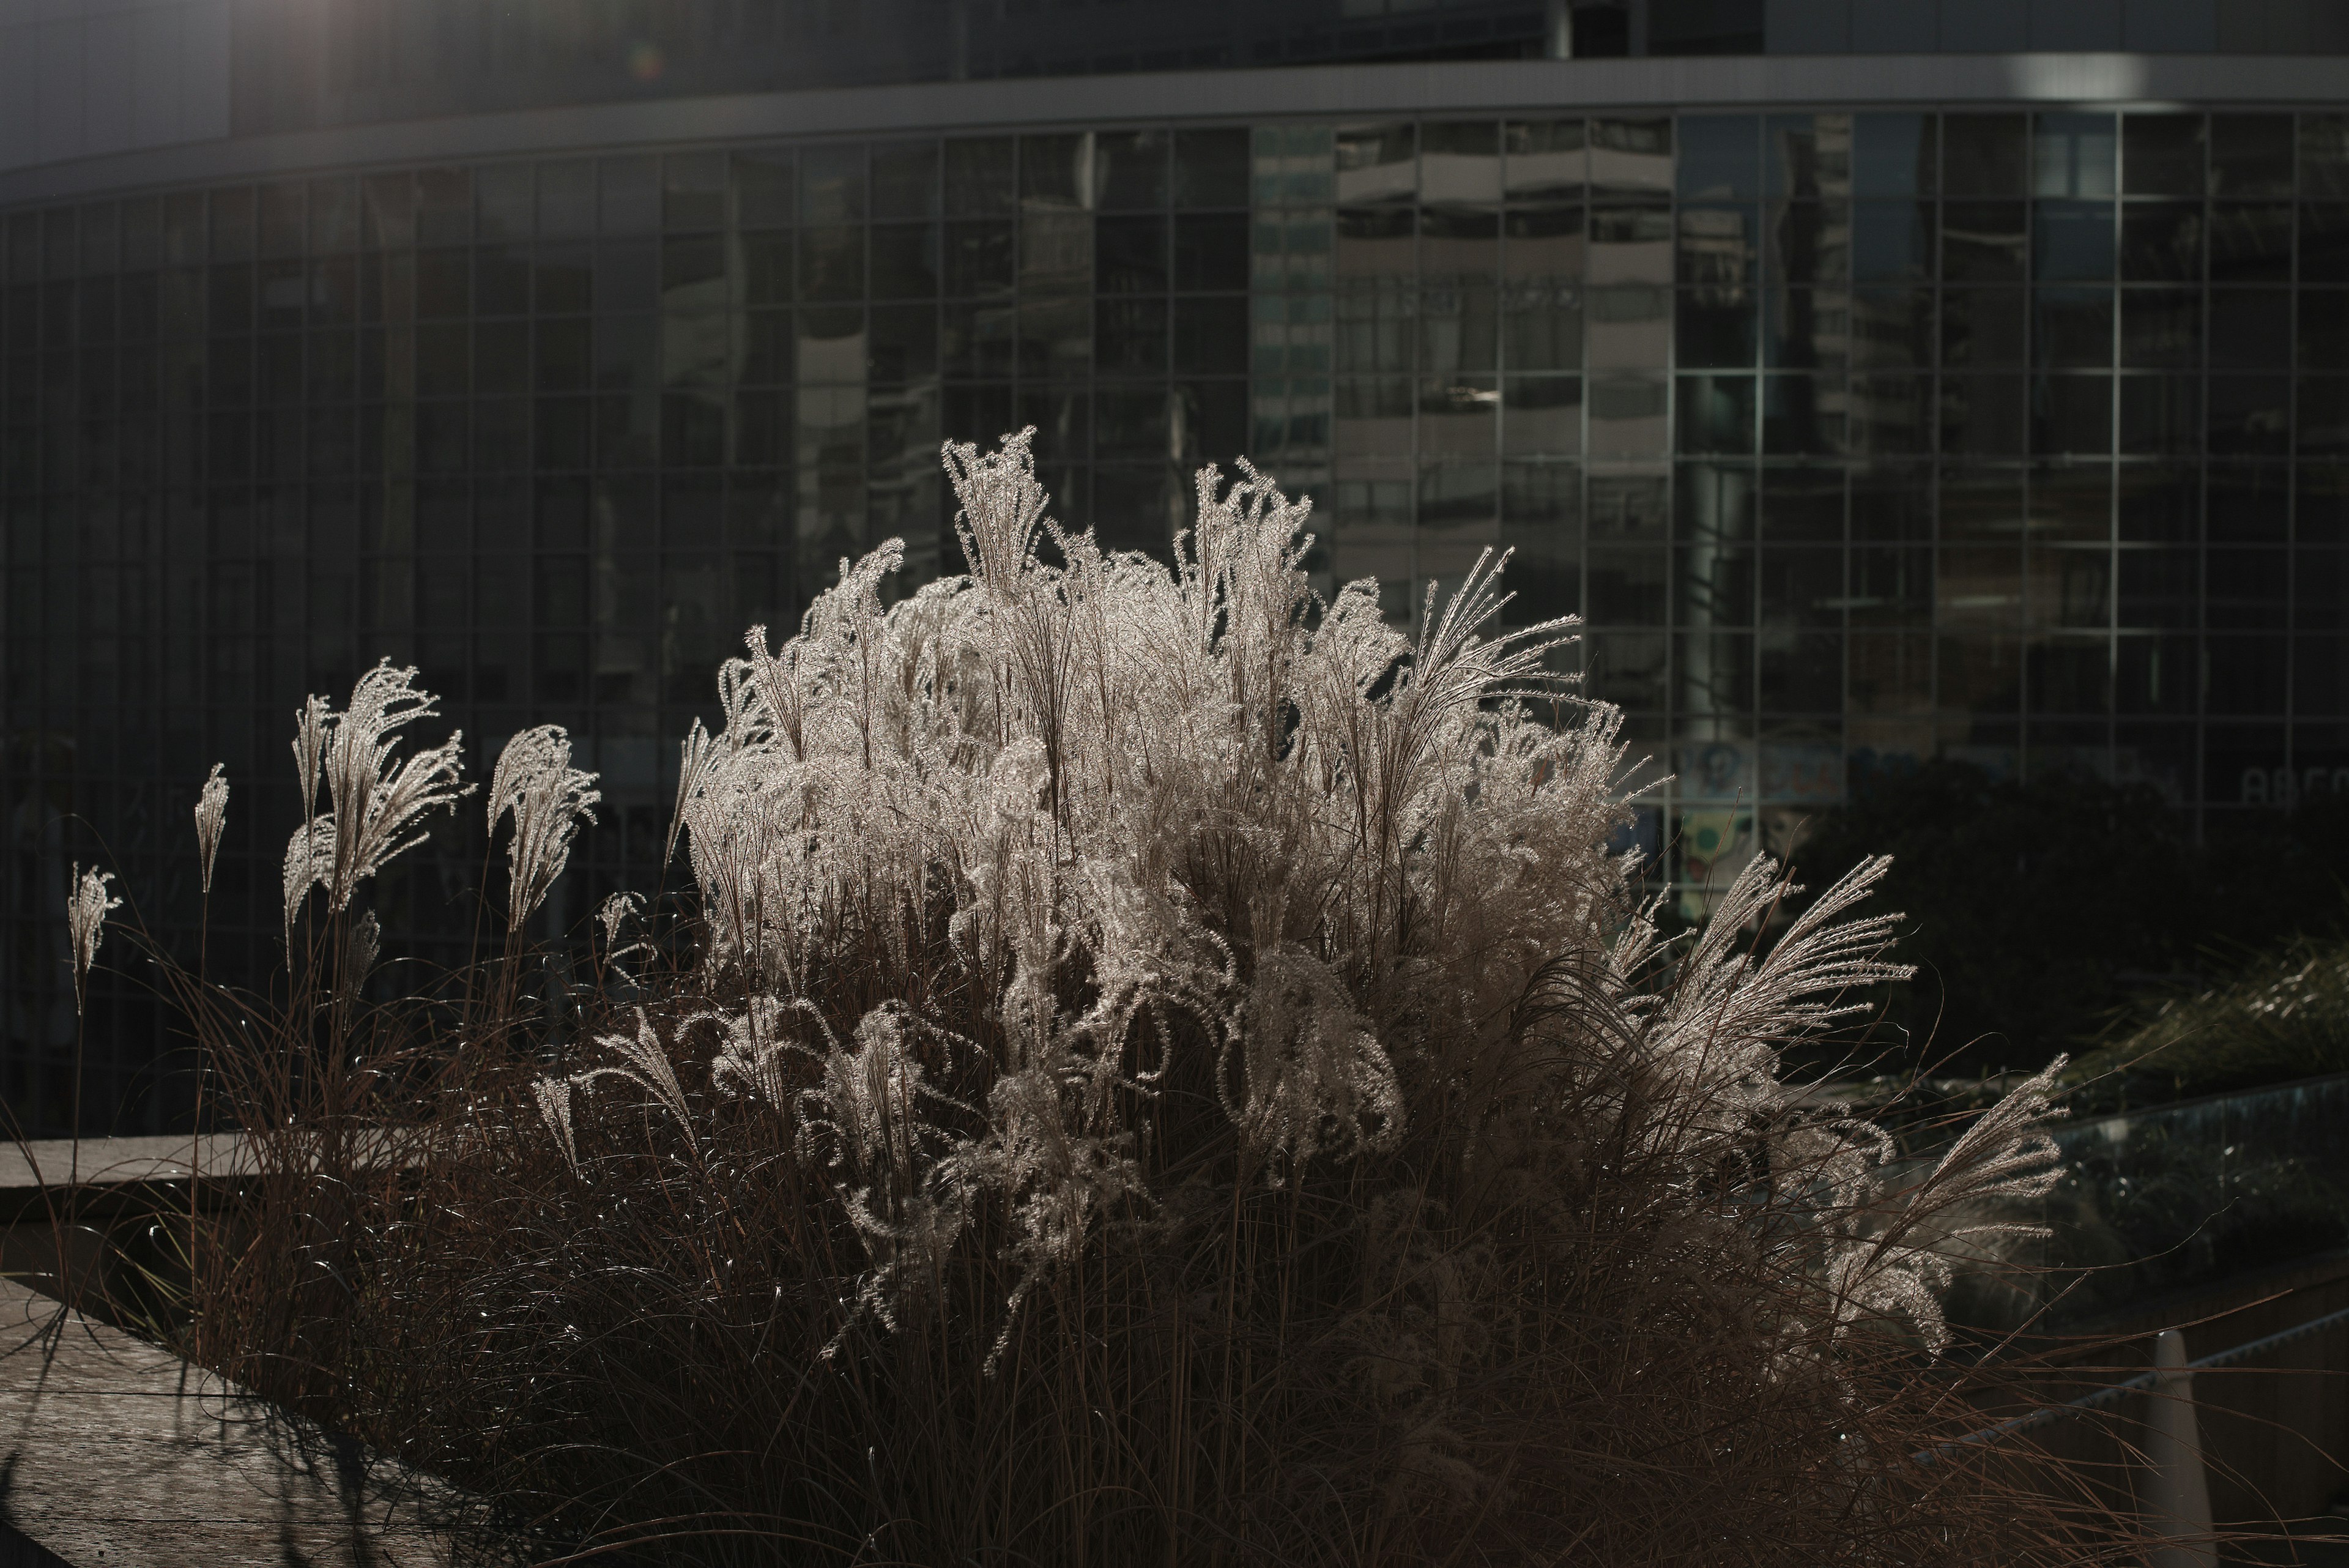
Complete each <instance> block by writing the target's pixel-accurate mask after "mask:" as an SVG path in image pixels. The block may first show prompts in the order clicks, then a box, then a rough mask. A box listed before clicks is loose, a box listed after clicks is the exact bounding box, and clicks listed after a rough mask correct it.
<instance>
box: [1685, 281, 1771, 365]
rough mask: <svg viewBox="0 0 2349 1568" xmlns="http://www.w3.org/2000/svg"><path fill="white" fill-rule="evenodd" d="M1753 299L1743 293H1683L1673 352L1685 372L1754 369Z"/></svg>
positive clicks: (1688, 291) (1692, 291) (1720, 290)
mask: <svg viewBox="0 0 2349 1568" xmlns="http://www.w3.org/2000/svg"><path fill="white" fill-rule="evenodd" d="M1754 327H1755V312H1754V296H1753V295H1752V294H1751V293H1750V292H1748V291H1746V290H1744V289H1735V290H1732V289H1682V291H1681V295H1680V323H1679V330H1678V337H1677V338H1676V340H1675V352H1676V353H1677V355H1678V358H1679V361H1680V364H1681V365H1682V367H1683V368H1684V369H1753V367H1754Z"/></svg>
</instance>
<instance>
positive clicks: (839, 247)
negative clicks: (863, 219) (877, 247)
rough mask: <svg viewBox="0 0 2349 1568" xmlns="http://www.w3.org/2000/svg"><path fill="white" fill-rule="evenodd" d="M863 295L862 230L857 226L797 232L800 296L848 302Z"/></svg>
mask: <svg viewBox="0 0 2349 1568" xmlns="http://www.w3.org/2000/svg"><path fill="white" fill-rule="evenodd" d="M800 297H801V298H802V299H812V300H852V299H861V298H863V297H864V229H863V228H861V227H848V226H843V227H838V228H820V229H802V230H801V231H800Z"/></svg>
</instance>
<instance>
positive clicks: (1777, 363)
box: [1762, 288, 1851, 370]
mask: <svg viewBox="0 0 2349 1568" xmlns="http://www.w3.org/2000/svg"><path fill="white" fill-rule="evenodd" d="M1762 297H1763V302H1764V307H1763V328H1762V363H1763V365H1764V367H1765V368H1767V369H1774V370H1839V369H1843V368H1844V365H1845V362H1846V356H1847V351H1848V347H1849V335H1850V330H1851V314H1850V310H1849V302H1848V301H1847V298H1846V297H1845V296H1844V295H1843V294H1841V293H1840V292H1830V291H1829V290H1826V289H1823V288H1822V289H1809V288H1774V289H1771V290H1768V291H1767V292H1766V293H1764V296H1762Z"/></svg>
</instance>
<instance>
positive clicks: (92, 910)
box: [66, 864, 122, 1017]
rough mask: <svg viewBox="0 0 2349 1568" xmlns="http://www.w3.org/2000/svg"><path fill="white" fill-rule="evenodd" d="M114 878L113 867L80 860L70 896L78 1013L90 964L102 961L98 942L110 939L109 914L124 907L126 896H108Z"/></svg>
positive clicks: (69, 922)
mask: <svg viewBox="0 0 2349 1568" xmlns="http://www.w3.org/2000/svg"><path fill="white" fill-rule="evenodd" d="M113 880H114V874H113V873H112V872H110V871H100V870H99V869H98V867H95V866H93V867H90V868H89V869H88V870H87V871H85V870H83V869H82V868H81V867H80V866H79V865H78V864H77V865H76V866H75V867H74V869H73V880H72V885H71V887H70V888H69V889H68V891H67V896H66V930H67V934H68V935H69V936H71V938H72V939H73V980H74V1013H75V1015H76V1016H77V1017H78V1016H79V1015H80V1013H81V1012H82V1007H83V1002H85V1000H86V999H87V997H88V981H89V966H90V965H91V964H93V963H95V962H96V961H98V944H99V943H100V942H102V941H104V940H106V917H107V916H108V915H109V914H110V913H111V912H113V911H114V910H116V909H120V908H122V900H121V899H119V898H108V897H107V896H106V893H107V888H106V885H107V884H108V883H109V882H111V881H113Z"/></svg>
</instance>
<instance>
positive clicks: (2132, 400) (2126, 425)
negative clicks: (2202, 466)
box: [2120, 376, 2202, 456]
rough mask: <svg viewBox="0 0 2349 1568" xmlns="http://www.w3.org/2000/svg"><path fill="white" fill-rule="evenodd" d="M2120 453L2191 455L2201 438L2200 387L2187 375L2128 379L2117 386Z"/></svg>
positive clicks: (2197, 382)
mask: <svg viewBox="0 0 2349 1568" xmlns="http://www.w3.org/2000/svg"><path fill="white" fill-rule="evenodd" d="M2120 420H2121V432H2120V443H2121V451H2122V452H2126V453H2129V454H2131V455H2149V454H2173V453H2174V454H2177V455H2180V456H2183V455H2187V454H2189V453H2191V452H2194V450H2195V449H2196V447H2197V446H2198V445H2199V443H2200V441H2201V437H2202V384H2201V382H2199V381H2198V380H2196V379H2194V378H2192V377H2190V376H2129V377H2125V378H2124V379H2122V381H2121V383H2120Z"/></svg>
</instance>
